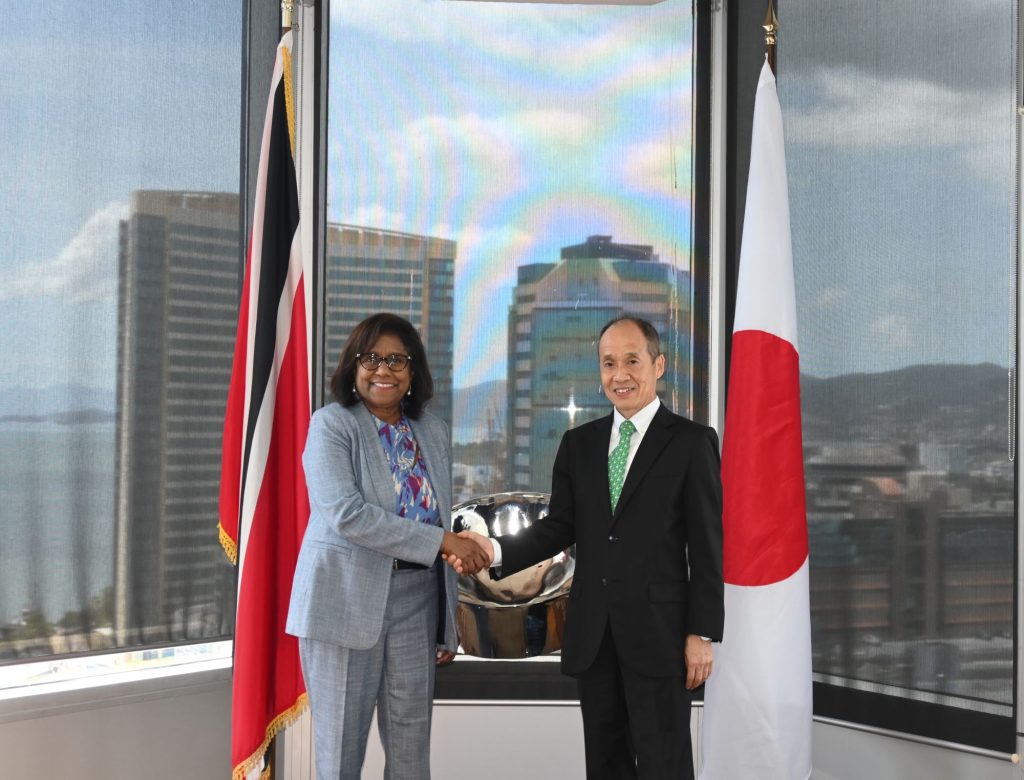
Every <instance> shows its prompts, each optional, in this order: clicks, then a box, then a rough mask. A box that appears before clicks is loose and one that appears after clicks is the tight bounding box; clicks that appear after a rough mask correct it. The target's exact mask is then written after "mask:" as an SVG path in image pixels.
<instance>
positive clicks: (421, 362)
mask: <svg viewBox="0 0 1024 780" xmlns="http://www.w3.org/2000/svg"><path fill="white" fill-rule="evenodd" d="M384 335H388V336H394V337H395V338H397V339H398V340H399V341H401V342H402V345H403V346H404V347H405V351H406V353H407V354H408V355H409V357H410V358H412V362H411V363H410V365H409V367H408V368H407V369H406V371H411V372H412V386H411V387H410V390H411V391H412V395H407V396H405V397H404V398H403V400H402V411H403V412H404V413H405V415H406V416H407V417H409V418H411V419H413V420H418V419H419V417H420V414H421V413H422V412H423V407H424V406H425V405H426V403H427V401H429V400H430V399H431V398H433V397H434V379H433V377H432V376H431V375H430V366H429V365H427V351H426V349H424V347H423V341H422V339H420V334H419V333H417V332H416V328H414V327H413V325H412V323H411V322H409V321H408V320H406V319H404V318H402V317H399V316H398V315H397V314H390V313H389V312H381V313H379V314H372V315H370V316H369V317H367V318H366V319H365V320H363V321H362V322H360V323H359V324H358V325H356V326H355V327H354V328H353V329H352V332H351V333H350V334H349V336H348V340H347V341H346V342H345V346H344V347H342V348H341V356H340V357H339V358H338V367H337V368H336V369H335V370H334V375H333V376H331V394H332V395H333V396H334V397H335V398H336V399H337V400H338V401H339V402H340V403H341V405H342V406H355V405H356V404H357V403H359V402H360V400H361V399H360V398H359V395H358V393H356V389H355V384H356V368H357V366H358V363H357V362H356V361H357V358H356V355H361V354H364V353H366V352H369V351H370V348H371V347H373V345H374V344H376V343H377V340H378V339H379V338H380V337H381V336H384Z"/></svg>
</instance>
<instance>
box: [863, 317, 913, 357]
mask: <svg viewBox="0 0 1024 780" xmlns="http://www.w3.org/2000/svg"><path fill="white" fill-rule="evenodd" d="M870 328H871V335H872V336H873V337H874V338H875V339H876V340H877V343H881V344H883V345H884V347H883V350H884V351H885V352H886V353H887V354H890V355H892V354H895V353H896V352H897V351H907V350H909V349H910V348H911V347H913V346H915V345H914V339H913V333H914V322H913V321H912V320H911V319H910V318H909V317H907V316H904V315H902V314H883V315H881V316H880V317H876V318H875V319H874V320H872V321H871V325H870ZM896 364H897V365H900V362H899V361H898V360H897V361H896Z"/></svg>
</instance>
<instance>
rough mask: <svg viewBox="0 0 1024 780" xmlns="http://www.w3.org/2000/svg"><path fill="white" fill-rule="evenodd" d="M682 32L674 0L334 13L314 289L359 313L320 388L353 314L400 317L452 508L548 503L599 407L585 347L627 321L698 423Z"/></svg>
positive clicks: (688, 58) (703, 392)
mask: <svg viewBox="0 0 1024 780" xmlns="http://www.w3.org/2000/svg"><path fill="white" fill-rule="evenodd" d="M396 20H401V23H396ZM693 28H694V19H693V16H692V6H691V4H690V3H688V2H683V1H682V0H668V1H667V2H662V3H658V4H654V5H645V6H633V7H623V6H609V5H565V4H543V3H538V4H521V3H489V2H442V3H429V4H427V3H419V2H413V0H385V1H381V0H361V1H358V2H345V3H334V4H333V5H332V6H331V16H330V31H329V34H330V49H329V50H330V55H329V62H327V63H326V67H327V77H328V90H327V91H328V95H329V101H328V112H327V113H328V127H327V149H328V160H327V173H326V175H327V187H326V189H327V204H326V205H327V219H326V221H327V241H326V254H327V267H326V273H325V276H326V278H325V284H326V286H327V288H328V289H329V290H331V289H334V285H335V284H336V283H337V281H338V280H342V279H345V280H348V279H349V278H351V279H352V280H353V283H354V285H355V288H354V289H353V291H352V293H351V296H350V298H349V300H350V301H355V300H356V299H357V298H358V299H359V303H358V304H357V305H347V306H346V307H345V308H341V307H340V306H339V305H337V304H336V302H335V299H330V298H329V299H328V301H327V305H326V310H325V311H326V314H325V320H326V322H327V326H326V327H327V331H328V334H327V339H326V358H325V366H324V377H325V379H326V378H327V377H328V376H329V374H330V373H331V371H332V369H333V366H334V365H335V364H336V361H337V356H338V352H339V350H340V348H341V345H342V343H343V341H344V339H345V337H347V335H348V333H349V332H350V330H351V328H352V326H353V325H354V324H355V323H356V322H358V321H359V320H361V319H363V318H364V317H366V316H367V315H369V314H371V313H373V312H375V311H378V310H380V309H391V310H392V311H395V312H397V313H399V314H403V315H405V316H406V317H408V318H409V319H410V320H412V322H413V323H414V324H416V325H417V326H418V327H419V328H420V332H421V334H422V335H423V336H424V337H425V339H426V343H427V349H428V357H429V360H430V366H431V371H432V373H433V374H434V377H435V379H438V378H440V379H441V380H442V381H441V383H440V385H441V387H443V388H450V395H447V396H445V395H440V394H439V395H438V396H435V400H434V401H433V402H432V406H431V410H432V411H434V412H435V413H438V414H440V415H441V416H443V417H449V419H450V422H451V430H452V437H453V454H454V460H455V472H456V475H457V479H456V481H455V484H456V496H455V500H456V501H460V500H465V499H467V498H469V497H471V496H474V495H486V494H488V493H492V492H495V491H505V490H522V491H548V490H549V489H550V477H551V467H552V462H553V459H554V453H555V449H556V447H557V444H558V441H559V439H560V438H561V435H562V433H563V432H564V431H565V430H566V429H567V428H569V427H573V426H576V425H579V424H581V423H584V422H586V421H588V420H591V419H594V418H595V417H598V416H601V415H604V414H607V413H608V412H609V411H610V405H609V403H608V401H607V400H606V399H605V398H604V397H603V395H601V394H600V393H599V371H598V365H597V356H596V348H597V337H598V333H599V331H600V328H601V326H602V325H603V324H604V323H605V322H606V321H607V320H609V319H611V318H613V317H615V316H618V315H620V314H622V313H627V312H628V313H633V314H637V315H640V316H643V317H646V318H648V319H650V320H651V321H652V322H653V323H654V324H655V326H656V327H657V328H658V329H659V331H660V333H661V335H662V338H663V345H662V346H663V349H664V351H665V352H666V355H667V357H668V370H667V372H666V376H665V379H664V380H663V381H662V382H661V383H660V385H659V390H660V392H661V394H662V397H663V398H664V400H665V401H666V403H668V404H669V406H670V407H672V408H674V409H676V410H677V411H679V412H680V413H683V414H688V415H691V416H694V417H696V418H697V419H699V420H701V421H704V422H706V421H707V419H708V418H707V389H706V387H705V386H704V382H703V379H700V377H705V376H706V375H707V371H706V367H705V366H696V365H695V358H694V349H695V345H697V346H699V347H701V348H702V349H703V352H702V354H707V350H706V346H705V345H706V338H707V332H708V328H707V323H706V320H705V317H706V315H705V314H702V312H706V311H707V305H706V302H698V301H696V300H695V292H694V290H695V288H696V287H697V286H698V285H696V284H695V279H697V278H698V277H702V276H706V273H707V271H706V261H707V259H706V258H698V257H695V252H694V230H695V226H694V208H693V198H694V178H695V173H694V165H693V154H692V152H691V149H692V146H693V134H694V127H695V120H694V89H693V82H694V76H693V74H694V71H695V68H694V61H695V55H694V31H693ZM702 229H703V228H702ZM342 235H351V236H353V238H352V239H351V240H350V241H349V242H348V243H349V245H350V246H351V247H352V249H351V251H345V252H341V251H339V250H338V249H337V248H336V247H337V246H338V242H339V241H340V240H341V239H340V236H342ZM356 236H359V237H361V238H359V239H356V238H355V237H356ZM378 246H384V247H386V248H385V249H383V250H378V249H376V247H378ZM340 258H343V259H340ZM399 259H403V260H409V259H414V261H415V262H416V263H417V264H418V265H417V268H420V269H422V275H421V277H420V278H421V279H422V288H417V289H415V290H413V289H409V291H408V294H407V296H406V297H405V298H401V297H400V296H399V297H396V298H394V299H387V300H385V299H384V298H382V297H380V295H379V293H378V290H379V289H380V285H378V284H376V283H375V284H373V285H368V284H366V283H365V275H364V273H363V268H364V267H365V268H369V267H371V266H372V267H373V268H374V269H375V270H376V269H384V270H383V273H385V274H393V275H395V277H396V280H397V277H398V275H399V274H400V272H399V268H398V266H397V265H396V262H395V261H397V260H399ZM431 259H443V260H444V264H443V265H437V266H432V265H430V263H429V261H430V260H431ZM353 270H354V271H355V273H353ZM403 278H404V277H403ZM438 287H441V288H444V289H445V290H446V291H447V294H449V295H451V296H452V297H451V299H450V300H451V301H452V305H451V306H450V307H449V308H447V309H442V308H435V307H434V303H433V302H434V301H435V300H436V298H435V297H434V295H433V291H434V290H435V289H437V288H438ZM703 289H707V286H706V284H705V285H704V287H703ZM428 304H429V305H428ZM328 397H329V396H328ZM482 463H486V464H487V465H488V466H490V468H487V469H480V468H475V466H477V465H480V464H482Z"/></svg>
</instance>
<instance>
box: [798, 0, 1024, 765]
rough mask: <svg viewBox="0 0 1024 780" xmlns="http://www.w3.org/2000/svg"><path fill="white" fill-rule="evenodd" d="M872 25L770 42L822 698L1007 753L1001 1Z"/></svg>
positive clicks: (1008, 186)
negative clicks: (775, 65) (796, 330)
mask: <svg viewBox="0 0 1024 780" xmlns="http://www.w3.org/2000/svg"><path fill="white" fill-rule="evenodd" d="M875 10H877V9H869V8H868V7H866V6H862V5H861V4H858V3H852V2H843V3H832V4H829V5H828V9H827V13H826V12H825V11H824V7H823V6H821V5H820V4H816V3H811V2H806V1H805V0H798V1H797V2H792V3H787V4H786V11H787V13H786V20H787V21H786V28H785V37H784V39H780V42H781V46H780V51H779V70H780V78H779V93H780V98H781V100H782V105H783V116H784V119H785V123H786V133H787V136H786V140H787V158H788V164H789V177H790V198H791V214H792V227H793V249H794V264H795V269H796V276H797V301H798V309H799V311H798V320H799V323H800V331H801V338H800V348H801V368H802V371H803V372H804V376H803V382H802V388H801V392H802V402H803V419H804V447H805V455H806V463H805V467H806V473H807V508H808V522H809V528H810V539H811V550H810V564H811V609H812V632H813V649H814V671H815V679H816V680H817V681H819V682H821V683H827V685H823V686H822V687H820V689H819V690H816V692H815V705H816V710H817V711H818V712H819V713H820V714H826V715H832V716H834V717H842V718H844V719H849V720H861V719H862V718H864V717H865V714H867V717H868V718H882V720H878V721H876V725H883V726H886V727H888V728H895V729H898V730H901V731H909V732H917V733H922V734H925V735H927V736H933V737H938V738H942V739H949V740H952V741H957V742H968V743H971V742H973V743H974V744H977V745H980V746H984V747H989V748H992V749H996V750H1002V751H1006V752H1009V751H1010V750H1011V749H1012V744H1013V738H1012V732H1013V729H1012V723H1011V721H1010V717H1011V715H1012V706H1013V699H1012V696H1013V689H1014V685H1013V661H1014V657H1015V656H1014V642H1013V621H1014V618H1013V615H1014V567H1013V560H1012V557H1013V556H1012V552H1011V550H1012V544H1011V541H1012V539H1013V537H1014V530H1015V527H1016V520H1015V514H1014V495H1015V492H1016V487H1015V481H1014V477H1013V464H1012V463H1011V462H1010V459H1009V455H1008V451H1009V450H1012V448H1013V447H1014V446H1015V436H1016V431H1015V430H1012V429H1010V428H1009V426H1008V420H1010V419H1011V410H1012V404H1013V398H1012V397H1008V389H1007V384H1008V383H1007V376H1008V372H1009V367H1011V366H1013V365H1014V362H1015V359H1016V358H1015V357H1014V351H1015V349H1016V345H1015V344H1014V343H1013V342H1012V341H1011V330H1010V329H1009V326H1008V323H1010V322H1011V318H1012V317H1014V316H1015V312H1014V311H1012V309H1011V302H1012V300H1013V295H1014V285H1015V281H1014V279H1015V271H1014V252H1015V245H1014V235H1015V232H1016V226H1015V222H1014V211H1013V208H1012V204H1013V203H1014V202H1015V195H1014V181H1013V171H1014V166H1015V160H1014V157H1013V152H1012V150H1013V149H1014V148H1015V135H1014V110H1013V107H1014V51H1015V49H1014V46H1015V42H1014V39H1013V30H1014V29H1015V26H1016V20H1015V16H1014V4H1013V3H1009V2H992V3H985V4H983V5H970V6H965V5H964V4H962V3H954V2H945V1H944V2H939V3H932V2H928V3H925V2H910V3H900V4H895V5H890V6H888V7H887V9H886V23H885V24H882V25H879V24H878V21H879V20H878V17H877V14H876V13H875ZM950 15H955V16H956V17H957V19H958V23H957V28H958V32H957V33H956V34H951V31H950V29H949V28H948V26H947V24H946V22H945V21H944V20H946V19H948V18H950ZM968 31H969V32H968ZM882 696H884V697H891V698H889V699H887V701H888V702H889V706H885V707H881V706H878V702H877V701H875V702H874V703H873V704H872V706H870V707H864V706H862V705H863V703H864V702H865V701H868V700H869V699H870V697H882Z"/></svg>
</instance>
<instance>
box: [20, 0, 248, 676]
mask: <svg viewBox="0 0 1024 780" xmlns="http://www.w3.org/2000/svg"><path fill="white" fill-rule="evenodd" d="M23 10H24V13H22V14H20V15H19V20H18V23H17V24H9V25H5V26H4V30H3V32H2V33H0V40H2V41H3V43H4V48H5V50H6V51H7V52H8V53H9V62H8V64H9V67H10V68H12V69H13V72H11V73H10V74H9V77H8V79H6V80H5V84H4V86H3V87H2V88H0V90H2V96H3V98H2V102H3V105H4V131H5V133H4V137H5V143H4V145H3V151H2V152H0V155H2V156H3V167H4V170H5V172H6V173H5V178H4V186H3V187H2V188H0V203H2V210H3V213H4V214H5V219H4V222H3V226H2V228H0V230H2V237H3V244H4V246H5V247H7V251H6V252H5V254H4V257H3V259H2V260H0V263H2V271H3V279H4V281H3V283H2V286H0V301H2V302H3V305H2V306H0V312H2V313H0V325H2V327H0V332H2V333H3V336H2V339H3V354H4V367H3V371H2V372H0V534H2V535H3V538H4V542H3V544H2V545H0V571H2V572H3V577H2V579H0V662H10V663H19V664H20V662H23V661H26V660H38V659H51V660H52V659H55V658H58V657H66V656H70V655H75V654H82V653H97V652H101V651H108V650H121V649H125V650H127V649H134V650H137V649H140V648H165V649H160V650H147V651H144V652H141V651H140V652H137V653H133V654H129V655H124V656H119V657H117V658H111V659H109V660H103V661H100V660H94V661H93V662H91V663H88V664H83V663H77V665H76V664H72V665H69V670H64V671H61V670H60V668H59V666H60V665H59V664H54V663H48V664H46V668H45V671H40V669H39V668H38V666H36V665H32V664H23V665H19V666H10V667H8V668H7V669H5V674H4V675H3V677H2V680H3V682H2V683H0V684H3V685H16V684H18V683H19V682H26V681H28V680H29V679H31V681H33V682H36V681H46V680H49V679H53V676H54V675H61V674H65V673H67V674H79V673H82V672H80V671H74V670H70V666H76V669H89V670H90V671H89V672H88V673H94V672H95V671H97V669H96V667H98V666H105V667H108V668H111V669H115V668H119V669H123V668H126V667H132V666H134V665H137V664H138V663H140V662H142V661H145V662H147V663H148V662H150V661H154V662H157V663H164V662H166V660H167V659H166V657H167V656H169V655H173V651H171V650H169V649H166V648H169V647H170V646H173V645H179V644H182V643H190V642H205V641H208V640H214V639H225V638H230V636H231V631H232V626H233V622H234V595H233V592H234V586H233V577H234V575H233V571H232V569H231V567H230V566H228V565H227V564H226V563H225V560H224V557H223V554H222V553H221V551H220V548H219V544H218V541H217V533H216V524H217V495H218V482H219V459H220V432H221V426H222V424H223V406H224V399H225V397H226V390H227V382H228V373H229V371H230V364H231V355H232V353H233V344H234V329H235V323H236V319H237V301H238V290H239V267H240V258H241V247H240V246H239V199H238V195H237V191H238V182H239V104H240V101H239V84H240V81H241V79H240V76H241V56H240V47H239V41H240V31H241V26H242V3H240V2H237V3H217V4H215V5H213V6H211V7H210V8H208V9H206V11H205V12H204V16H203V23H202V24H199V25H197V24H195V13H194V12H195V8H194V6H193V5H191V4H189V3H184V2H180V0H171V1H170V2H165V1H161V2H145V3H141V4H139V3H135V4H129V5H125V4H123V3H113V2H100V3H98V4H95V3H94V4H91V5H89V6H88V7H85V6H82V5H81V4H80V3H77V2H57V3H48V4H46V6H45V7H42V6H40V7H34V8H26V9H23ZM112 20H116V23H112ZM224 651H225V648H224V647H220V649H219V650H217V649H216V648H215V649H214V650H198V651H197V650H196V649H194V648H193V649H192V650H189V651H188V652H186V655H188V656H189V657H208V656H209V653H210V652H214V653H216V652H220V653H223V652H224ZM228 652H230V651H229V650H228ZM22 672H24V673H22Z"/></svg>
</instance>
